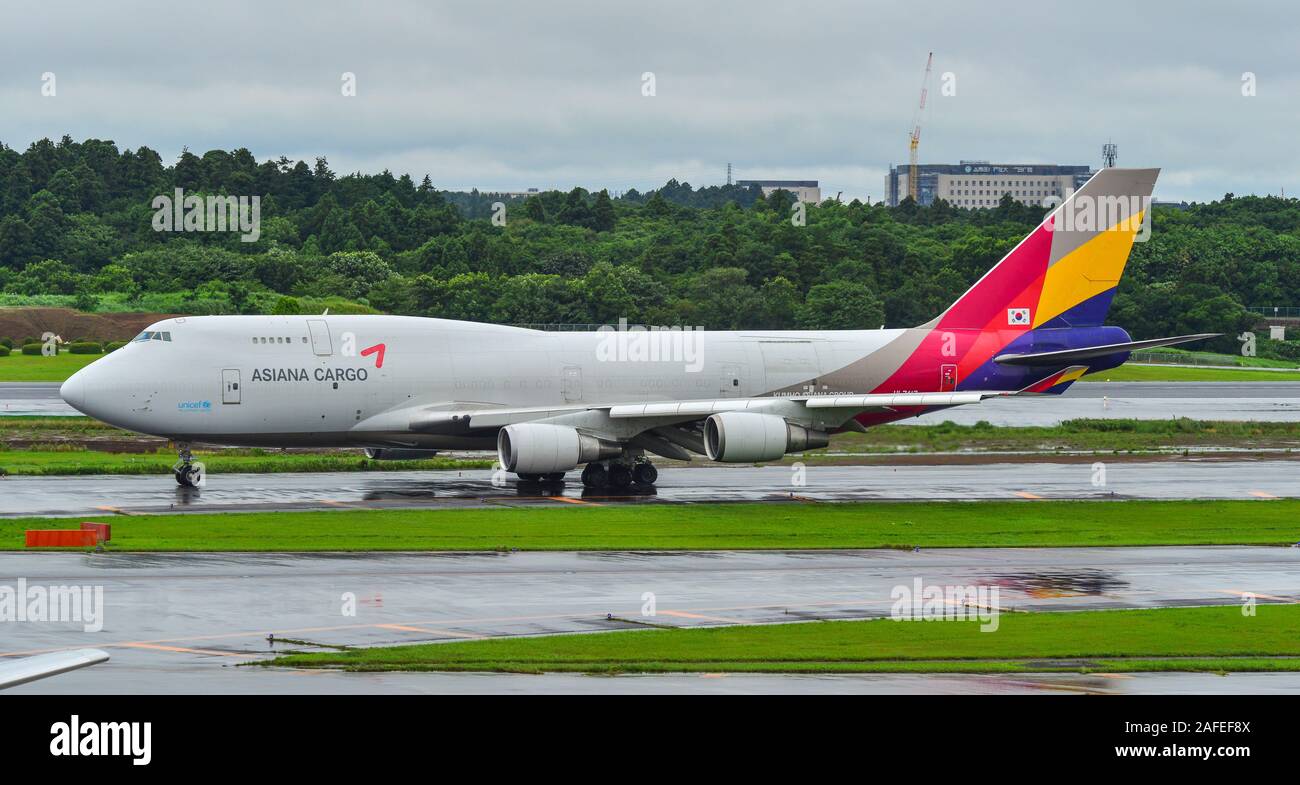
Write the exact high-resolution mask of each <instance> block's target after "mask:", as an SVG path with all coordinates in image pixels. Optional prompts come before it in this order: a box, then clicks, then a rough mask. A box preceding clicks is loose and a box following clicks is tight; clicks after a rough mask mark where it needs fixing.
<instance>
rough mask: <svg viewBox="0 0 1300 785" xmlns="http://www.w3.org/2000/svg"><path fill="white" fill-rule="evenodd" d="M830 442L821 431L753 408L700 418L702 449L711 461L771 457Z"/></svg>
mask: <svg viewBox="0 0 1300 785" xmlns="http://www.w3.org/2000/svg"><path fill="white" fill-rule="evenodd" d="M828 444H830V436H829V435H828V434H827V433H826V432H825V431H814V430H811V429H809V428H805V427H803V426H802V425H795V424H794V423H788V422H786V421H785V418H784V417H778V416H777V415H775V414H759V413H757V412H721V413H719V414H714V415H710V416H709V418H708V419H707V420H705V421H704V451H705V454H706V455H708V456H709V460H711V461H721V462H723V463H758V462H762V461H775V460H776V459H778V458H780V457H781V456H782V455H785V454H786V453H787V452H797V451H800V450H815V449H817V448H819V447H825V446H826V445H828Z"/></svg>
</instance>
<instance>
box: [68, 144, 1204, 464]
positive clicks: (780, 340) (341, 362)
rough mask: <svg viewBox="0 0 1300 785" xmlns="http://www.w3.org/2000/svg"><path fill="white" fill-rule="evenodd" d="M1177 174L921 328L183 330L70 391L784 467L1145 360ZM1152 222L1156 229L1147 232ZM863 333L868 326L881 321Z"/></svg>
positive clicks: (1050, 236) (499, 447)
mask: <svg viewBox="0 0 1300 785" xmlns="http://www.w3.org/2000/svg"><path fill="white" fill-rule="evenodd" d="M1158 174H1159V170H1158V169H1118V168H1108V169H1102V170H1100V171H1098V172H1097V173H1096V174H1095V175H1094V176H1092V177H1091V178H1090V179H1089V180H1088V181H1087V182H1086V183H1085V184H1084V185H1083V186H1082V187H1081V188H1079V189H1078V190H1077V191H1074V192H1073V193H1070V194H1068V195H1067V196H1066V198H1065V199H1064V200H1063V201H1062V202H1061V203H1060V204H1059V205H1057V206H1056V208H1055V209H1053V210H1052V211H1051V212H1050V213H1049V214H1048V215H1047V216H1046V217H1045V218H1044V219H1043V221H1042V222H1041V223H1040V224H1039V225H1038V226H1037V228H1035V229H1034V230H1033V231H1032V232H1030V233H1029V234H1028V235H1027V236H1025V237H1024V238H1023V239H1022V240H1021V241H1020V242H1019V243H1018V244H1017V245H1016V246H1015V248H1013V249H1012V250H1011V251H1010V252H1009V253H1008V254H1006V256H1005V257H1003V258H1002V260H1001V261H999V262H998V263H997V264H996V265H995V266H994V267H993V268H992V269H990V270H989V271H988V272H987V273H986V274H985V275H984V276H983V277H982V278H980V279H979V280H978V281H977V282H976V283H975V284H974V285H972V286H971V287H970V288H969V289H968V290H967V291H966V292H965V293H964V294H962V295H961V297H959V298H958V299H957V300H956V302H954V303H953V304H952V305H951V306H949V307H948V308H947V309H946V310H945V311H944V312H943V313H941V314H939V315H938V316H936V317H935V318H933V319H931V320H930V321H929V322H927V323H925V324H923V325H920V326H918V327H911V328H906V329H884V328H883V327H882V328H880V329H861V330H811V331H795V330H776V331H772V330H738V331H703V330H694V329H691V328H687V329H672V330H659V329H652V330H644V329H642V330H637V329H633V330H623V329H619V330H612V329H602V330H600V331H596V332H554V331H543V330H533V329H526V328H521V327H512V326H504V325H493V324H480V323H474V322H464V321H452V320H446V319H431V318H419V317H408V316H387V315H333V316H331V315H328V313H327V314H326V315H321V316H199V317H193V316H178V317H175V318H171V319H165V320H163V321H160V322H157V323H155V324H153V325H151V326H150V327H149V328H148V329H146V330H144V331H143V332H142V333H140V335H139V336H137V337H136V338H135V339H134V340H133V341H131V342H129V343H128V344H127V345H126V346H124V347H122V348H120V349H118V350H116V351H114V352H112V353H111V354H109V355H107V356H105V357H103V358H102V359H99V360H97V361H96V362H94V363H92V364H91V365H89V366H87V367H85V368H83V369H82V370H80V371H78V372H77V373H75V374H74V375H73V376H72V377H71V378H69V379H68V380H67V381H66V382H65V383H64V384H63V386H62V388H61V390H60V393H61V395H62V397H63V399H64V400H65V401H67V402H68V403H69V404H70V405H71V406H73V407H74V408H76V409H77V410H79V411H81V412H83V413H85V414H87V415H89V416H91V417H94V418H96V419H99V420H102V421H104V422H106V423H109V424H112V425H115V426H118V427H121V428H125V429H128V430H132V431H138V432H141V433H146V434H152V435H155V436H161V437H165V438H167V439H169V440H170V441H171V442H172V443H173V444H174V445H175V447H176V449H177V452H178V458H179V460H178V461H177V463H176V465H175V467H174V473H175V477H176V481H177V482H178V483H179V484H180V485H182V486H191V485H195V484H197V483H199V482H201V481H202V479H203V477H202V474H201V469H200V464H197V463H196V462H195V461H194V460H193V454H192V452H191V446H192V445H194V444H196V443H206V444H218V445H232V446H253V447H257V446H262V447H360V448H365V449H366V453H367V455H369V456H370V457H371V458H374V459H378V460H387V459H404V458H420V457H428V456H431V455H434V454H436V452H437V451H439V450H491V449H495V450H496V452H497V455H498V458H499V460H500V464H501V467H502V468H503V469H504V470H506V471H508V472H513V473H515V474H516V475H518V477H519V479H520V480H521V481H533V482H543V481H562V480H563V479H564V477H565V473H566V472H569V471H571V470H574V469H576V468H578V467H579V466H582V467H583V470H582V482H583V484H584V485H585V486H586V487H588V488H601V487H613V488H627V487H629V486H631V485H634V484H635V485H640V486H651V485H653V484H654V483H655V482H656V480H657V478H658V472H657V470H656V469H655V467H654V465H653V464H652V463H651V462H650V460H649V459H648V458H647V453H649V454H653V455H658V456H662V457H665V458H670V459H678V460H691V459H692V458H694V457H696V456H704V457H707V458H708V459H710V460H713V461H719V462H723V463H762V462H768V461H775V460H778V459H780V458H782V456H784V455H786V454H787V453H791V452H801V451H804V450H811V449H817V448H820V447H825V446H826V445H827V444H828V443H829V439H830V437H831V435H833V434H836V433H842V432H845V431H862V430H865V429H866V428H868V427H870V426H873V425H878V424H881V423H887V422H892V421H895V420H899V419H902V418H907V417H914V416H917V415H920V414H924V413H927V412H932V411H936V410H939V409H944V408H947V407H951V406H959V405H967V404H976V403H979V402H981V401H984V400H988V399H990V398H999V397H1007V396H1016V395H1039V394H1059V393H1061V392H1063V391H1064V390H1065V389H1066V388H1068V387H1069V386H1070V384H1072V383H1073V382H1074V381H1076V380H1078V379H1079V378H1080V377H1082V376H1083V375H1085V374H1089V373H1096V372H1098V371H1103V370H1106V369H1109V368H1114V367H1116V366H1118V365H1120V364H1122V363H1123V362H1124V361H1126V360H1127V359H1128V358H1129V356H1130V353H1131V352H1133V351H1134V350H1137V349H1145V348H1151V347H1156V346H1169V345H1173V344H1179V343H1184V342H1187V341H1194V340H1200V339H1203V338H1209V337H1214V335H1215V334H1210V333H1206V334H1198V335H1184V336H1177V337H1172V338H1159V339H1153V340H1144V341H1134V340H1133V339H1132V338H1131V337H1130V336H1129V334H1128V333H1127V332H1126V331H1125V330H1124V329H1123V328H1121V327H1115V326H1107V325H1105V324H1104V323H1103V322H1104V321H1105V318H1106V314H1107V311H1108V310H1109V307H1110V303H1111V299H1112V298H1113V297H1114V295H1115V290H1116V287H1117V286H1118V284H1119V281H1120V276H1121V274H1122V273H1123V271H1124V266H1125V264H1126V262H1127V260H1128V257H1129V252H1130V250H1131V248H1132V245H1133V242H1134V239H1135V237H1137V236H1138V233H1139V231H1141V230H1142V229H1143V225H1144V221H1149V220H1150V215H1149V207H1150V196H1151V191H1152V189H1153V187H1154V185H1155V181H1156V177H1157V175H1158ZM1147 227H1148V228H1149V224H1148V225H1147ZM864 327H867V326H866V325H864Z"/></svg>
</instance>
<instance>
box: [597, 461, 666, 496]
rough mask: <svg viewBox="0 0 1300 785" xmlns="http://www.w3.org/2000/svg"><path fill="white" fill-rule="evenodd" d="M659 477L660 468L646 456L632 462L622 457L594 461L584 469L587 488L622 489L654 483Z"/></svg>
mask: <svg viewBox="0 0 1300 785" xmlns="http://www.w3.org/2000/svg"><path fill="white" fill-rule="evenodd" d="M658 479H659V470H658V469H656V468H655V467H654V464H652V463H650V461H648V460H647V459H646V458H645V457H638V458H636V459H634V460H633V461H632V462H628V461H626V460H622V459H616V460H608V461H593V462H592V463H589V464H587V465H586V466H585V467H583V469H582V485H583V487H586V488H614V489H617V490H622V489H624V488H630V487H631V486H633V485H642V486H650V485H654V484H655V481H656V480H658Z"/></svg>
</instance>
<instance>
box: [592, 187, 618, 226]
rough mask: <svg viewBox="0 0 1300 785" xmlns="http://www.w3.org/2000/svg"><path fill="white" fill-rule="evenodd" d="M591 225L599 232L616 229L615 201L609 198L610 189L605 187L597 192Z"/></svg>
mask: <svg viewBox="0 0 1300 785" xmlns="http://www.w3.org/2000/svg"><path fill="white" fill-rule="evenodd" d="M591 213H592V218H591V227H592V228H593V229H595V230H596V231H598V232H611V231H613V230H614V222H615V216H614V203H613V202H611V201H610V200H609V191H607V190H605V189H604V188H602V189H600V193H598V194H596V203H595V205H593V206H592V208H591Z"/></svg>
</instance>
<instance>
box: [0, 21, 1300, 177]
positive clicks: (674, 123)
mask: <svg viewBox="0 0 1300 785" xmlns="http://www.w3.org/2000/svg"><path fill="white" fill-rule="evenodd" d="M3 15H4V24H3V26H0V141H2V142H4V143H5V144H7V145H9V146H10V147H13V148H16V149H22V148H25V147H26V146H27V145H28V144H29V143H30V142H31V141H32V140H34V139H37V138H40V137H43V136H49V137H51V138H56V139H57V138H58V137H60V136H62V135H63V134H65V133H68V134H71V135H72V136H73V137H75V138H77V139H82V138H85V137H97V138H102V139H112V140H114V141H116V142H117V143H118V144H119V145H121V146H129V147H136V146H139V145H148V146H150V147H153V148H154V149H156V150H158V151H159V152H161V153H162V155H163V157H164V160H166V161H168V162H171V161H174V160H175V157H176V156H177V155H178V154H179V153H180V151H181V148H182V147H184V146H188V147H189V149H190V150H191V151H193V152H196V153H202V152H203V151H205V150H209V149H212V148H225V149H233V148H237V147H247V148H249V149H250V150H252V151H253V153H254V154H255V155H256V156H257V157H258V158H259V159H265V158H275V157H279V156H280V155H287V156H289V157H291V158H303V159H306V160H308V161H309V162H310V161H311V159H312V158H314V157H315V156H317V155H325V156H327V157H328V158H329V160H330V163H331V165H332V166H333V168H334V169H335V170H336V171H339V172H347V171H357V170H360V171H365V172H374V171H379V170H381V169H384V168H388V169H390V170H392V171H394V172H397V173H401V172H410V173H411V174H412V175H414V176H415V177H417V178H419V177H421V176H423V175H424V174H425V173H426V172H427V173H429V174H430V175H431V176H432V178H433V180H434V182H435V184H437V185H438V186H439V187H442V188H450V189H465V188H471V187H478V188H480V189H508V190H516V189H524V188H528V187H540V188H552V187H556V188H565V189H567V188H569V187H572V186H573V185H582V186H584V187H588V188H601V187H608V188H610V189H611V190H626V189H628V188H631V187H636V188H642V189H644V188H647V187H653V186H655V185H659V184H662V183H663V182H664V181H665V180H667V179H668V178H669V177H677V178H678V179H681V180H686V181H688V182H690V183H692V184H693V185H697V186H698V185H709V184H717V183H721V182H723V181H724V178H725V167H726V164H727V162H731V163H732V164H733V166H734V167H735V173H736V176H737V178H760V177H779V178H800V179H804V178H810V179H818V180H820V181H821V183H822V191H823V193H824V194H826V195H834V194H835V193H836V192H838V191H843V192H844V194H845V197H846V198H848V197H851V196H856V197H871V198H874V199H879V198H880V197H881V193H882V190H883V177H884V174H885V172H886V171H887V169H888V167H889V165H890V164H898V163H904V162H906V160H907V133H908V130H909V125H910V122H911V119H912V114H913V109H914V106H915V104H916V101H917V97H918V94H919V91H920V86H921V81H922V72H923V70H924V65H925V59H926V54H927V52H929V51H931V50H933V51H934V52H935V66H934V71H935V74H934V78H933V84H932V86H931V100H930V107H929V108H928V110H927V111H926V113H925V116H924V123H923V132H922V140H921V159H922V161H923V162H935V163H949V162H956V161H958V160H960V159H983V160H990V161H993V162H1001V163H1068V164H1075V163H1082V164H1093V165H1096V164H1098V163H1099V162H1100V157H1101V155H1100V151H1101V145H1102V144H1103V143H1104V142H1106V141H1107V140H1113V141H1114V142H1115V143H1116V144H1118V145H1119V162H1120V165H1129V166H1159V167H1162V168H1163V169H1164V174H1163V176H1162V177H1161V180H1160V183H1159V184H1158V186H1157V193H1156V196H1157V198H1160V199H1210V198H1216V197H1219V196H1221V195H1222V194H1223V193H1224V192H1226V191H1233V192H1236V193H1239V194H1240V193H1260V194H1264V193H1278V192H1279V191H1281V190H1282V189H1286V190H1287V192H1288V194H1290V193H1292V192H1295V193H1297V194H1300V176H1298V175H1300V153H1297V149H1296V148H1297V142H1296V138H1297V136H1298V134H1297V120H1298V119H1300V58H1297V56H1296V54H1295V51H1296V46H1297V43H1296V42H1297V41H1300V7H1297V6H1295V4H1294V3H1292V2H1286V1H1283V0H1279V1H1278V2H1257V3H1245V4H1229V3H1216V4H1214V6H1213V7H1193V6H1192V5H1190V4H1184V3H1172V2H1171V3H1157V2H1148V3H1134V2H1131V0H1130V2H1124V3H1118V2H1116V3H1111V2H1106V1H1105V0H1094V1H1093V2H1087V3H1076V2H1071V3H1055V2H1041V3H1036V4H1034V5H1033V7H1030V6H1029V4H1025V3H1006V4H998V3H993V2H979V3H973V2H953V3H947V2H933V1H932V2H927V3H890V4H880V3H868V2H861V1H859V2H817V1H816V0H811V1H810V2H790V1H789V0H779V1H777V2H768V0H747V1H745V2H735V3H731V2H700V0H688V1H687V2H659V1H658V0H653V1H650V2H636V3H632V2H612V1H611V2H603V3H598V2H552V1H550V0H529V1H528V2H514V0H492V2H483V3H474V2H464V1H463V0H460V1H458V2H394V1H392V0H370V1H369V2H329V0H321V1H320V2H308V1H307V0H302V1H298V0H295V1H294V2H275V1H272V2H266V0H261V1H260V2H247V1H246V0H223V1H222V2H219V3H212V2H205V3H193V4H191V3H184V2H174V1H173V2H165V3H164V2H139V1H133V0H120V2H115V3H98V4H89V3H63V2H57V1H54V2H44V3H39V4H38V3H25V4H17V3H11V4H6V7H5V9H4V11H3ZM47 72H49V73H53V74H54V78H55V82H54V85H55V89H56V95H54V96H52V97H47V96H42V94H41V88H42V75H43V74H44V73H47ZM345 72H346V73H351V74H355V78H356V95H355V96H351V97H345V96H343V95H342V91H341V87H342V80H343V74H344V73H345ZM646 72H651V73H653V74H654V87H655V90H654V92H655V95H653V96H645V95H643V74H645V73H646ZM1247 72H1249V73H1251V74H1253V75H1254V76H1253V80H1254V88H1255V95H1252V96H1245V95H1243V85H1244V84H1245V83H1244V82H1243V75H1244V74H1246V73H1247ZM945 76H946V77H947V79H946V83H947V84H948V85H950V86H951V87H952V88H954V92H955V94H954V95H943V94H942V90H941V88H942V87H943V86H944V84H945Z"/></svg>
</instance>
